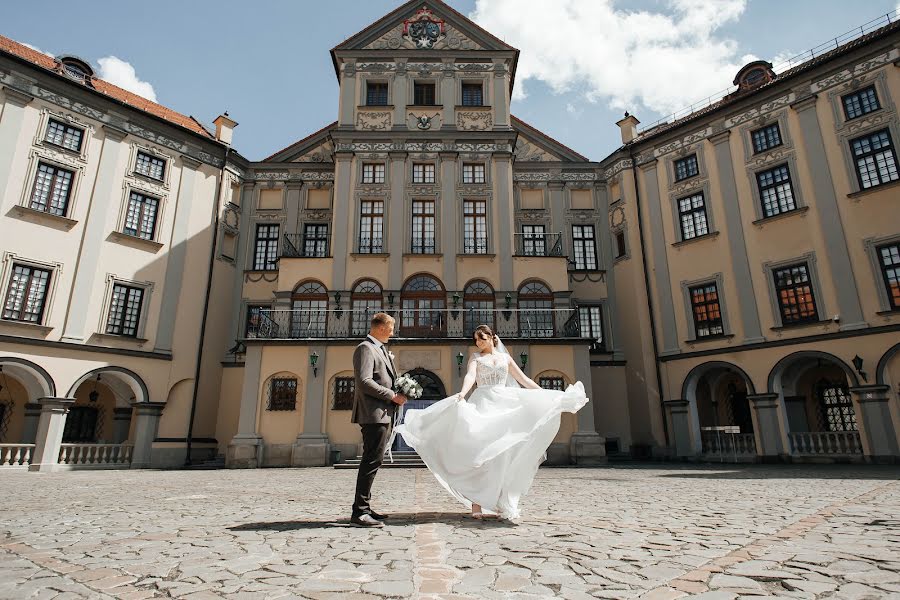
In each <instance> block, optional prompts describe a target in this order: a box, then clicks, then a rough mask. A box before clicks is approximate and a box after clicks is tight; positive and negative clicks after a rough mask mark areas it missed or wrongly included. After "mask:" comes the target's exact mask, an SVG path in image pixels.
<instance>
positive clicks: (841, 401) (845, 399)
mask: <svg viewBox="0 0 900 600" xmlns="http://www.w3.org/2000/svg"><path fill="white" fill-rule="evenodd" d="M816 397H817V398H818V400H819V410H820V411H821V418H822V420H823V421H824V423H823V425H824V426H825V429H826V431H856V430H857V426H856V412H854V410H853V401H852V400H851V399H850V391H849V390H848V389H847V386H846V385H844V384H843V383H834V382H830V381H827V380H824V379H823V380H821V381H819V383H818V384H816Z"/></svg>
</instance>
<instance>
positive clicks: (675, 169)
mask: <svg viewBox="0 0 900 600" xmlns="http://www.w3.org/2000/svg"><path fill="white" fill-rule="evenodd" d="M691 159H693V160H694V163H693V164H694V169H695V172H694V173H688V171H687V169H685V173H686V174H685V175H684V176H679V174H678V167H679V165H681V164H685V165H686V164H687V161H689V160H691ZM699 175H700V157H699V156H698V155H697V153H696V152H692V153H691V154H688V155H686V156H683V157H681V158H676V159H674V160H672V178H673V179H674V181H675V182H676V183H679V182H682V181H686V180H688V179H692V178H694V177H697V176H699Z"/></svg>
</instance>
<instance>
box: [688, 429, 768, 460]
mask: <svg viewBox="0 0 900 600" xmlns="http://www.w3.org/2000/svg"><path fill="white" fill-rule="evenodd" d="M732 429H733V430H737V431H732ZM700 439H701V440H702V442H703V453H704V454H715V455H719V456H723V457H725V456H735V457H737V456H748V455H750V456H755V455H756V436H755V435H754V434H752V433H740V430H739V428H737V427H733V428H732V427H718V428H716V427H712V428H704V431H701V432H700Z"/></svg>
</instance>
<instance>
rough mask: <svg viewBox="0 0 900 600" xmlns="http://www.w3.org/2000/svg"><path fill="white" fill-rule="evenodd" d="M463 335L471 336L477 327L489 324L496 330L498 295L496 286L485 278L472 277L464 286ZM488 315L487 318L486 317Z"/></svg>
mask: <svg viewBox="0 0 900 600" xmlns="http://www.w3.org/2000/svg"><path fill="white" fill-rule="evenodd" d="M462 311H463V335H465V336H466V337H467V338H471V337H472V335H474V333H475V329H476V328H477V327H478V326H479V325H481V324H485V325H488V326H489V327H490V328H491V330H492V331H493V330H496V324H497V296H496V292H495V291H494V286H492V285H491V284H490V282H489V281H487V280H485V279H472V280H471V281H468V282H466V285H465V287H464V288H463V304H462ZM485 317H487V318H485Z"/></svg>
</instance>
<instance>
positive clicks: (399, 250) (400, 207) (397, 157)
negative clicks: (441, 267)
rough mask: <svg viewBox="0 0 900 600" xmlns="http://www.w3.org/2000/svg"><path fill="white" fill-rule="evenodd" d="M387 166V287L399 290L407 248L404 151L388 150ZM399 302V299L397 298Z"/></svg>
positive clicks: (385, 242) (385, 247)
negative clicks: (388, 175)
mask: <svg viewBox="0 0 900 600" xmlns="http://www.w3.org/2000/svg"><path fill="white" fill-rule="evenodd" d="M388 156H390V159H389V161H388V168H389V169H390V170H391V197H390V199H389V200H388V206H387V211H386V212H387V223H385V228H384V233H385V238H387V239H385V241H384V249H385V251H386V252H389V253H390V257H389V258H388V267H389V268H388V289H392V290H399V289H400V288H401V287H402V286H403V253H404V252H408V251H409V249H408V248H407V247H406V246H405V244H406V232H407V226H406V223H407V220H408V219H407V213H406V211H407V207H406V203H405V198H404V192H405V190H406V152H390V153H389V154H388ZM398 302H399V299H398Z"/></svg>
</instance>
